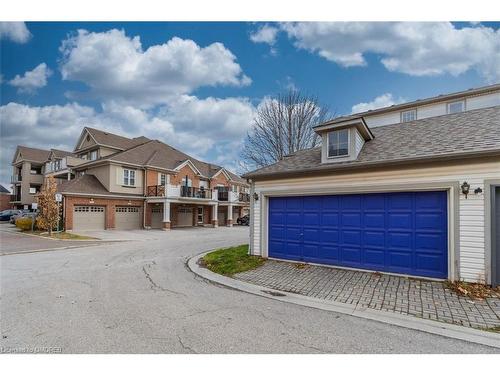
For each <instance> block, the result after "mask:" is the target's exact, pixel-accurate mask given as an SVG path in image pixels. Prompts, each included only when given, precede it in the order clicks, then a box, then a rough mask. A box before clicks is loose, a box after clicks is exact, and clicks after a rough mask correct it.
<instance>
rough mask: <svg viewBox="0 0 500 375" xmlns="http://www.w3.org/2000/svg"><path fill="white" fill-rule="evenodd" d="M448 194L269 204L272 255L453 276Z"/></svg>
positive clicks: (273, 200) (296, 199) (315, 198)
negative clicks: (449, 246) (449, 267)
mask: <svg viewBox="0 0 500 375" xmlns="http://www.w3.org/2000/svg"><path fill="white" fill-rule="evenodd" d="M447 238H448V235H447V193H446V192H445V191H435V192H408V193H379V194H348V195H327V196H299V197H272V198H270V199H269V243H268V245H269V247H268V249H269V256H270V257H273V258H282V259H290V260H297V261H305V262H310V263H322V264H329V265H337V266H342V267H352V268H360V269H368V270H375V271H384V272H393V273H401V274H409V275H416V276H426V277H435V278H442V279H444V278H446V277H447V275H448V246H447V241H448V240H447Z"/></svg>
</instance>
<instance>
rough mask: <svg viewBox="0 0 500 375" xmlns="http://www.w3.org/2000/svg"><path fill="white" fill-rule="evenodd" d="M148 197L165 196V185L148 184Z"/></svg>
mask: <svg viewBox="0 0 500 375" xmlns="http://www.w3.org/2000/svg"><path fill="white" fill-rule="evenodd" d="M146 195H147V196H148V197H164V196H165V185H153V186H148V189H147V191H146Z"/></svg>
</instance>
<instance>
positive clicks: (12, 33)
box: [0, 22, 31, 43]
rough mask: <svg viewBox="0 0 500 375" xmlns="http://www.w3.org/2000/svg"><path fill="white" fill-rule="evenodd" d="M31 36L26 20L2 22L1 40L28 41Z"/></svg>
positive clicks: (0, 26) (0, 23)
mask: <svg viewBox="0 0 500 375" xmlns="http://www.w3.org/2000/svg"><path fill="white" fill-rule="evenodd" d="M30 38H31V33H30V32H29V30H28V28H27V27H26V24H25V23H24V22H0V40H2V39H8V40H11V41H13V42H16V43H26V42H27V41H28V40H30Z"/></svg>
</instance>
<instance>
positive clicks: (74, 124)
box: [0, 95, 254, 181]
mask: <svg viewBox="0 0 500 375" xmlns="http://www.w3.org/2000/svg"><path fill="white" fill-rule="evenodd" d="M253 114H254V107H253V105H252V104H251V103H250V102H249V101H248V100H247V99H244V98H227V99H217V98H206V99H198V98H196V97H193V96H187V95H185V96H180V97H178V98H177V101H176V102H175V103H171V104H169V105H168V106H164V107H160V108H159V109H151V110H145V109H141V108H137V107H134V106H131V105H124V104H122V103H118V102H112V101H110V102H106V103H105V104H103V106H102V110H101V111H96V110H94V109H93V108H92V107H88V106H82V105H79V104H77V103H71V104H66V105H63V106H61V105H50V106H42V107H34V106H29V105H25V104H18V103H9V104H7V105H4V106H1V107H0V119H1V122H0V126H1V134H2V146H3V147H2V148H1V150H0V157H1V170H0V181H7V180H8V179H9V176H10V173H11V168H10V167H9V164H10V162H11V159H12V156H13V153H14V150H15V147H16V145H18V144H22V145H27V146H32V147H39V148H45V149H48V148H61V149H66V150H72V149H73V148H74V146H75V144H74V143H75V142H76V139H77V137H78V135H79V134H80V132H81V130H82V128H83V127H84V126H91V127H96V128H99V129H105V130H108V131H110V132H114V133H116V134H122V135H125V136H129V137H137V136H140V135H144V136H146V137H149V138H151V139H159V140H161V141H163V142H166V143H168V144H170V145H172V146H174V147H177V148H178V149H180V150H182V151H184V152H186V153H188V154H190V155H192V156H194V157H199V158H201V159H202V160H206V161H212V162H218V161H222V162H224V163H226V164H227V165H231V166H232V164H230V162H232V163H233V164H234V160H233V159H232V158H234V157H236V155H237V153H238V152H239V151H240V148H237V149H234V150H232V149H231V147H230V146H229V145H235V144H239V142H241V140H242V139H243V138H244V136H245V134H246V131H247V130H248V129H249V127H250V126H251V122H252V120H253ZM55 134H57V136H54V135H55ZM228 150H232V152H229V151H228ZM235 153H236V154H235Z"/></svg>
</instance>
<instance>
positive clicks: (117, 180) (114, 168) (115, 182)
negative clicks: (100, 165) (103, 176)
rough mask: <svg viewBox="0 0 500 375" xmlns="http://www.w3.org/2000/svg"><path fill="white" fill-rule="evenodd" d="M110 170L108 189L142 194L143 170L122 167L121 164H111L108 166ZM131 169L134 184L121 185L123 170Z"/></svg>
mask: <svg viewBox="0 0 500 375" xmlns="http://www.w3.org/2000/svg"><path fill="white" fill-rule="evenodd" d="M109 168H110V172H111V188H110V191H112V192H113V193H126V194H143V179H144V176H143V170H142V169H134V168H132V167H131V168H127V167H122V166H121V165H114V164H111V165H110V166H109ZM124 169H132V170H135V185H134V186H133V187H132V186H124V185H123V170H124Z"/></svg>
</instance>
